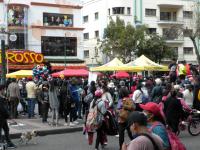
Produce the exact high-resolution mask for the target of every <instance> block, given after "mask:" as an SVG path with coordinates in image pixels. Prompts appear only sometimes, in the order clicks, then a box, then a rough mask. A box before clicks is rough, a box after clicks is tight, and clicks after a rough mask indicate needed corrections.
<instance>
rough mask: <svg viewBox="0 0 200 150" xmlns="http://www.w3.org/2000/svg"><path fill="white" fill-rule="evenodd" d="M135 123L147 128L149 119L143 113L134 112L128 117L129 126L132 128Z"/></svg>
mask: <svg viewBox="0 0 200 150" xmlns="http://www.w3.org/2000/svg"><path fill="white" fill-rule="evenodd" d="M133 123H138V124H139V125H141V126H146V125H147V117H146V116H145V114H144V113H143V112H139V111H134V112H132V113H131V114H130V115H129V117H128V125H129V126H131V125H132V124H133Z"/></svg>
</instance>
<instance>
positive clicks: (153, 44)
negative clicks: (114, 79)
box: [98, 17, 172, 63]
mask: <svg viewBox="0 0 200 150" xmlns="http://www.w3.org/2000/svg"><path fill="white" fill-rule="evenodd" d="M147 31H148V30H147V27H146V26H145V25H142V26H139V27H137V28H135V27H133V26H132V25H131V24H127V25H125V23H124V21H123V20H121V19H120V18H119V17H117V18H116V21H114V20H113V19H112V18H110V23H109V24H108V26H107V28H105V31H104V39H103V40H102V41H99V42H100V44H99V43H98V45H99V46H98V49H101V50H102V52H103V53H104V54H105V55H107V56H108V57H109V58H110V59H112V58H114V57H118V58H121V59H122V60H123V62H124V63H127V62H129V61H130V60H131V57H132V56H131V54H133V53H134V54H135V55H137V56H140V55H142V54H144V55H146V56H147V57H150V58H151V59H152V60H153V61H156V62H160V61H161V59H163V58H165V57H170V56H171V54H172V53H171V49H169V48H168V47H167V46H166V44H165V41H164V39H162V38H161V37H160V36H158V35H156V34H155V35H151V34H148V32H147Z"/></svg>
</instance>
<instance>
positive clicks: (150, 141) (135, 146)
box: [122, 111, 164, 150]
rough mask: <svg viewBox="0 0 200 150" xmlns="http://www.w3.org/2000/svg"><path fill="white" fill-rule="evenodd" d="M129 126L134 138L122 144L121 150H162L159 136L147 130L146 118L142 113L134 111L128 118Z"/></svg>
mask: <svg viewBox="0 0 200 150" xmlns="http://www.w3.org/2000/svg"><path fill="white" fill-rule="evenodd" d="M128 122H129V126H130V130H131V132H132V134H134V135H135V136H136V138H134V139H133V140H132V141H131V142H130V143H129V144H125V143H124V144H123V145H122V150H164V149H163V146H162V145H163V143H162V140H161V139H160V137H159V136H157V135H155V134H152V133H151V132H150V131H149V130H148V128H147V117H146V116H145V115H144V113H142V112H138V111H134V112H132V113H131V114H130V116H129V121H128Z"/></svg>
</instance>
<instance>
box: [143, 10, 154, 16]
mask: <svg viewBox="0 0 200 150" xmlns="http://www.w3.org/2000/svg"><path fill="white" fill-rule="evenodd" d="M145 15H146V16H156V9H145Z"/></svg>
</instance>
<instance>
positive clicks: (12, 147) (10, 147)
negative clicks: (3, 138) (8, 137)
mask: <svg viewBox="0 0 200 150" xmlns="http://www.w3.org/2000/svg"><path fill="white" fill-rule="evenodd" d="M7 148H8V149H14V148H17V146H16V145H15V144H13V143H8V144H7Z"/></svg>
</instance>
